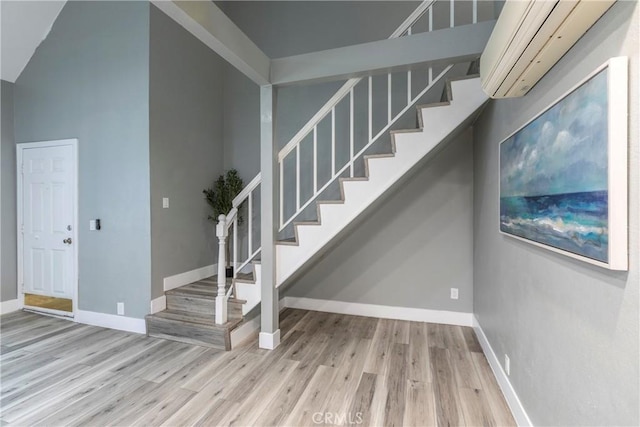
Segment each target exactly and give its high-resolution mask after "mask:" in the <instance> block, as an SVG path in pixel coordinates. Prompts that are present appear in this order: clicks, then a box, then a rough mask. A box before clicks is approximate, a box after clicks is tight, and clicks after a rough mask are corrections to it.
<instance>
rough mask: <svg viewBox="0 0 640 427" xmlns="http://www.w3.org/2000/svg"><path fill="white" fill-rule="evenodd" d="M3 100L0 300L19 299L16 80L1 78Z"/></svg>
mask: <svg viewBox="0 0 640 427" xmlns="http://www.w3.org/2000/svg"><path fill="white" fill-rule="evenodd" d="M1 84H2V87H1V88H0V98H1V99H2V107H1V110H0V111H1V112H2V135H1V136H2V142H1V143H2V146H1V150H2V151H1V153H0V161H1V162H2V166H1V169H2V177H1V178H0V183H1V185H2V188H1V189H0V196H1V198H2V199H1V200H0V211H1V213H0V215H1V218H0V235H1V236H2V238H1V240H2V242H1V243H0V244H1V245H2V247H1V248H0V301H8V300H12V299H16V298H17V297H18V294H17V283H18V277H17V270H16V269H17V255H16V245H17V242H16V237H17V234H16V144H15V142H14V139H13V83H9V82H7V81H4V80H2V81H1Z"/></svg>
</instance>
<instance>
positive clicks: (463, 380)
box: [449, 350, 482, 389]
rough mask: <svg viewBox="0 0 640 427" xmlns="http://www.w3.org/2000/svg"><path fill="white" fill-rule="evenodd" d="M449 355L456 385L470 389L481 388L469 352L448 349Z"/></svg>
mask: <svg viewBox="0 0 640 427" xmlns="http://www.w3.org/2000/svg"><path fill="white" fill-rule="evenodd" d="M449 356H450V358H451V359H450V361H451V367H452V368H453V371H454V375H455V380H456V384H457V385H458V387H460V388H471V389H475V388H478V389H479V388H482V385H481V384H480V377H479V376H478V373H477V372H476V368H475V366H474V365H473V360H472V359H471V353H469V352H466V351H465V352H462V351H455V350H449Z"/></svg>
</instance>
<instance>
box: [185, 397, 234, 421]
mask: <svg viewBox="0 0 640 427" xmlns="http://www.w3.org/2000/svg"><path fill="white" fill-rule="evenodd" d="M239 406H240V404H239V403H238V402H233V401H230V400H224V399H216V400H215V402H214V403H213V404H212V405H211V408H210V409H209V411H208V412H207V413H206V414H205V415H204V416H203V417H202V418H201V419H200V420H198V422H197V423H196V424H195V426H196V427H208V426H214V425H215V426H226V425H228V423H229V418H230V416H231V415H230V414H232V413H235V412H236V411H237V409H238V407H239Z"/></svg>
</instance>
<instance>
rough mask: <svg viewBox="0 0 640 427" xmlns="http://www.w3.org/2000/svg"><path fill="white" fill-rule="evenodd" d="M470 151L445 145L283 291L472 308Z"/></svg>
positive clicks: (462, 143) (463, 145)
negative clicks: (455, 294) (455, 292)
mask: <svg viewBox="0 0 640 427" xmlns="http://www.w3.org/2000/svg"><path fill="white" fill-rule="evenodd" d="M472 149H473V146H472V140H471V131H470V130H468V131H466V132H464V133H463V134H462V135H460V136H459V137H458V138H456V139H455V140H453V141H451V142H450V143H448V144H447V146H446V147H445V148H444V149H443V150H442V151H440V152H439V153H437V154H436V156H435V157H434V158H433V159H431V160H430V161H429V162H428V163H427V164H426V165H425V166H424V167H422V168H421V169H420V170H419V171H418V172H417V173H416V174H415V175H414V176H412V177H411V178H410V179H409V180H408V181H407V182H406V183H404V184H403V185H402V186H401V187H400V188H399V189H398V190H397V191H396V192H395V193H394V194H393V195H391V196H390V197H389V198H388V199H387V200H386V201H385V202H384V203H383V204H382V206H380V208H378V209H377V210H376V211H375V212H374V213H373V214H371V215H370V216H369V217H368V218H366V219H365V221H363V222H362V223H361V224H360V226H359V227H358V228H357V229H356V230H355V231H353V233H351V234H349V235H348V236H346V237H345V238H344V239H343V240H342V241H341V242H340V243H339V244H338V245H337V246H336V247H335V248H334V249H332V250H331V251H330V252H329V253H328V254H327V256H326V257H325V258H323V259H321V260H320V261H319V262H317V263H316V264H315V265H314V266H313V267H312V268H311V269H310V270H309V271H308V272H307V273H305V274H304V275H303V276H302V277H301V278H300V279H298V280H297V281H296V282H295V283H294V284H293V285H292V286H291V287H290V288H287V289H286V290H285V295H287V296H297V297H308V298H319V299H328V300H337V301H348V302H358V303H367V304H381V305H391V306H397V307H415V308H425V309H433V310H450V311H459V312H466V313H470V312H472V310H473V281H472V279H473V270H472V266H473V251H472V248H473V242H472V238H473V230H472V223H473V217H472V207H473V151H472ZM452 287H456V288H458V289H459V293H460V299H458V300H451V299H450V298H449V293H450V288H452Z"/></svg>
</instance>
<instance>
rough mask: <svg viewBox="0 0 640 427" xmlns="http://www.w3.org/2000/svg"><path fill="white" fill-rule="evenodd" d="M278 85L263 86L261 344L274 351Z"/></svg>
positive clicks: (276, 333)
mask: <svg viewBox="0 0 640 427" xmlns="http://www.w3.org/2000/svg"><path fill="white" fill-rule="evenodd" d="M275 104H276V96H275V88H274V87H273V86H270V85H269V86H261V87H260V171H261V174H262V185H261V186H260V203H261V206H260V208H261V209H260V210H261V214H260V225H261V228H260V233H261V234H260V236H261V244H262V254H261V259H262V260H261V264H262V280H261V284H260V286H261V292H262V307H261V308H262V311H261V327H260V337H259V345H260V348H266V349H269V350H272V349H274V348H276V347H277V346H278V345H279V344H280V329H279V324H278V322H279V319H278V316H279V311H278V289H277V288H276V286H275V285H276V258H275V254H276V248H275V242H276V233H277V227H278V216H277V215H278V214H277V212H278V211H277V209H278V208H277V207H278V200H277V198H276V197H277V189H278V176H277V172H276V171H277V150H276V149H275V146H274V144H275V141H274V133H275V121H274V117H275Z"/></svg>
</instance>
